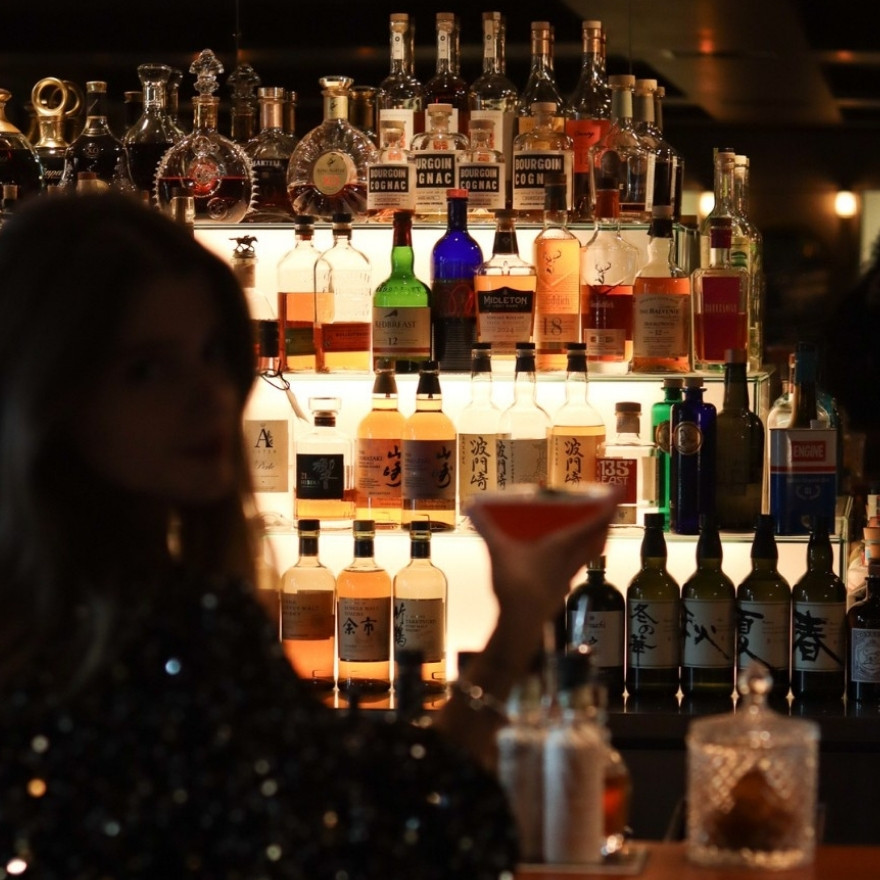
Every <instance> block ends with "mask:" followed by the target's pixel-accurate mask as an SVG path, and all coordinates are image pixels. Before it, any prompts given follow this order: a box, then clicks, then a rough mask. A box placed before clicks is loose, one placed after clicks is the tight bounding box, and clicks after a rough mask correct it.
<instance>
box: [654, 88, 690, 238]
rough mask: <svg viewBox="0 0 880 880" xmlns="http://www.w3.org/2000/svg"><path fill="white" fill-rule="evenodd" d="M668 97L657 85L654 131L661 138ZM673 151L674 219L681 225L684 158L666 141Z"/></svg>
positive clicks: (672, 189) (655, 90) (664, 90)
mask: <svg viewBox="0 0 880 880" xmlns="http://www.w3.org/2000/svg"><path fill="white" fill-rule="evenodd" d="M665 97H666V88H665V87H664V86H661V85H657V86H655V88H654V129H655V130H656V131H657V132H658V134H659V135H660V137H662V138H664V140H666V139H665V137H664V134H663V132H664V129H663V99H664V98H665ZM666 143H667V144H668V145H669V147H670V149H671V150H672V184H671V187H670V189H671V192H672V219H673V221H674V222H675V223H681V192H682V182H683V181H684V156H682V154H681V153H680V152H679V151H678V150H677V149H676V148H675V147H674V146H672V145H671V144H669V141H666Z"/></svg>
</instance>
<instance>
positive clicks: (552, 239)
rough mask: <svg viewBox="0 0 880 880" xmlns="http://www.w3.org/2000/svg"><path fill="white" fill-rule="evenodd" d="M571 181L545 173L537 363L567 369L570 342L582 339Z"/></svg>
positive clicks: (537, 253) (538, 244) (538, 241)
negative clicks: (568, 190) (568, 191)
mask: <svg viewBox="0 0 880 880" xmlns="http://www.w3.org/2000/svg"><path fill="white" fill-rule="evenodd" d="M565 199H566V181H565V176H564V175H562V174H545V175H544V227H543V229H542V230H541V231H540V232H539V233H538V234H537V235H536V236H535V242H534V264H535V271H536V273H537V287H536V289H535V352H536V354H535V366H536V367H537V368H538V371H539V372H540V371H543V370H564V369H565V367H566V348H565V347H566V345H567V344H568V343H569V342H580V262H581V243H580V239H578V237H577V236H576V235H575V234H574V233H573V232H571V231H570V230H569V228H568V210H567V208H566V201H565Z"/></svg>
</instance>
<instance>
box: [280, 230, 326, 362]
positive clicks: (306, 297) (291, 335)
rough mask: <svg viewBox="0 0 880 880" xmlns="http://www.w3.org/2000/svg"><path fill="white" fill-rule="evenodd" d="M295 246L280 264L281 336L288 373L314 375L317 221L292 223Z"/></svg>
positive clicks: (315, 354) (317, 255)
mask: <svg viewBox="0 0 880 880" xmlns="http://www.w3.org/2000/svg"><path fill="white" fill-rule="evenodd" d="M293 224H294V228H293V232H294V245H293V247H292V248H291V249H290V250H289V251H287V253H286V254H284V256H283V257H282V258H281V260H280V261H279V262H278V270H277V278H278V333H279V347H280V350H281V357H282V364H283V369H284V371H285V372H297V371H305V370H308V371H311V370H314V369H315V368H316V366H317V340H316V338H315V335H316V330H315V323H316V318H315V311H316V299H315V264H316V263H317V261H318V257H319V256H320V253H319V252H318V249H317V248H316V247H315V244H314V241H313V237H314V234H315V218H314V217H313V216H312V215H311V214H298V215H297V216H296V217H295V218H294V221H293Z"/></svg>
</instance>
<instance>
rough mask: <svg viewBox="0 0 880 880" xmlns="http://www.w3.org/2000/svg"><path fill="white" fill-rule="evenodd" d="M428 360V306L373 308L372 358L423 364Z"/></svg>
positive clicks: (429, 323)
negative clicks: (386, 358) (394, 359)
mask: <svg viewBox="0 0 880 880" xmlns="http://www.w3.org/2000/svg"><path fill="white" fill-rule="evenodd" d="M430 356H431V310H430V308H429V307H428V306H417V307H415V308H403V307H400V306H389V307H382V308H376V307H374V308H373V357H374V358H380V357H390V358H399V359H401V360H414V361H424V360H427V359H428V358H429V357H430Z"/></svg>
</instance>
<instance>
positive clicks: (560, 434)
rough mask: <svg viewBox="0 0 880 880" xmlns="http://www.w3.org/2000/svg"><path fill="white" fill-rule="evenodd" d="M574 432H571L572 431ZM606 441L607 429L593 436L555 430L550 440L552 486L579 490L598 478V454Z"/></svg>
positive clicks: (594, 432) (591, 434) (599, 428)
mask: <svg viewBox="0 0 880 880" xmlns="http://www.w3.org/2000/svg"><path fill="white" fill-rule="evenodd" d="M569 430H571V429H569ZM604 442H605V429H604V428H603V427H596V428H594V429H593V433H590V434H586V433H572V434H568V433H565V428H561V429H554V430H553V431H552V432H551V434H550V437H549V440H548V441H547V445H548V446H549V447H550V451H549V455H550V464H549V467H550V473H549V477H550V485H551V486H552V487H553V488H555V489H571V488H578V487H581V486H584V485H586V484H587V483H591V482H592V481H593V480H595V479H596V454H597V452H598V451H599V445H600V444H602V443H604Z"/></svg>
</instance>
